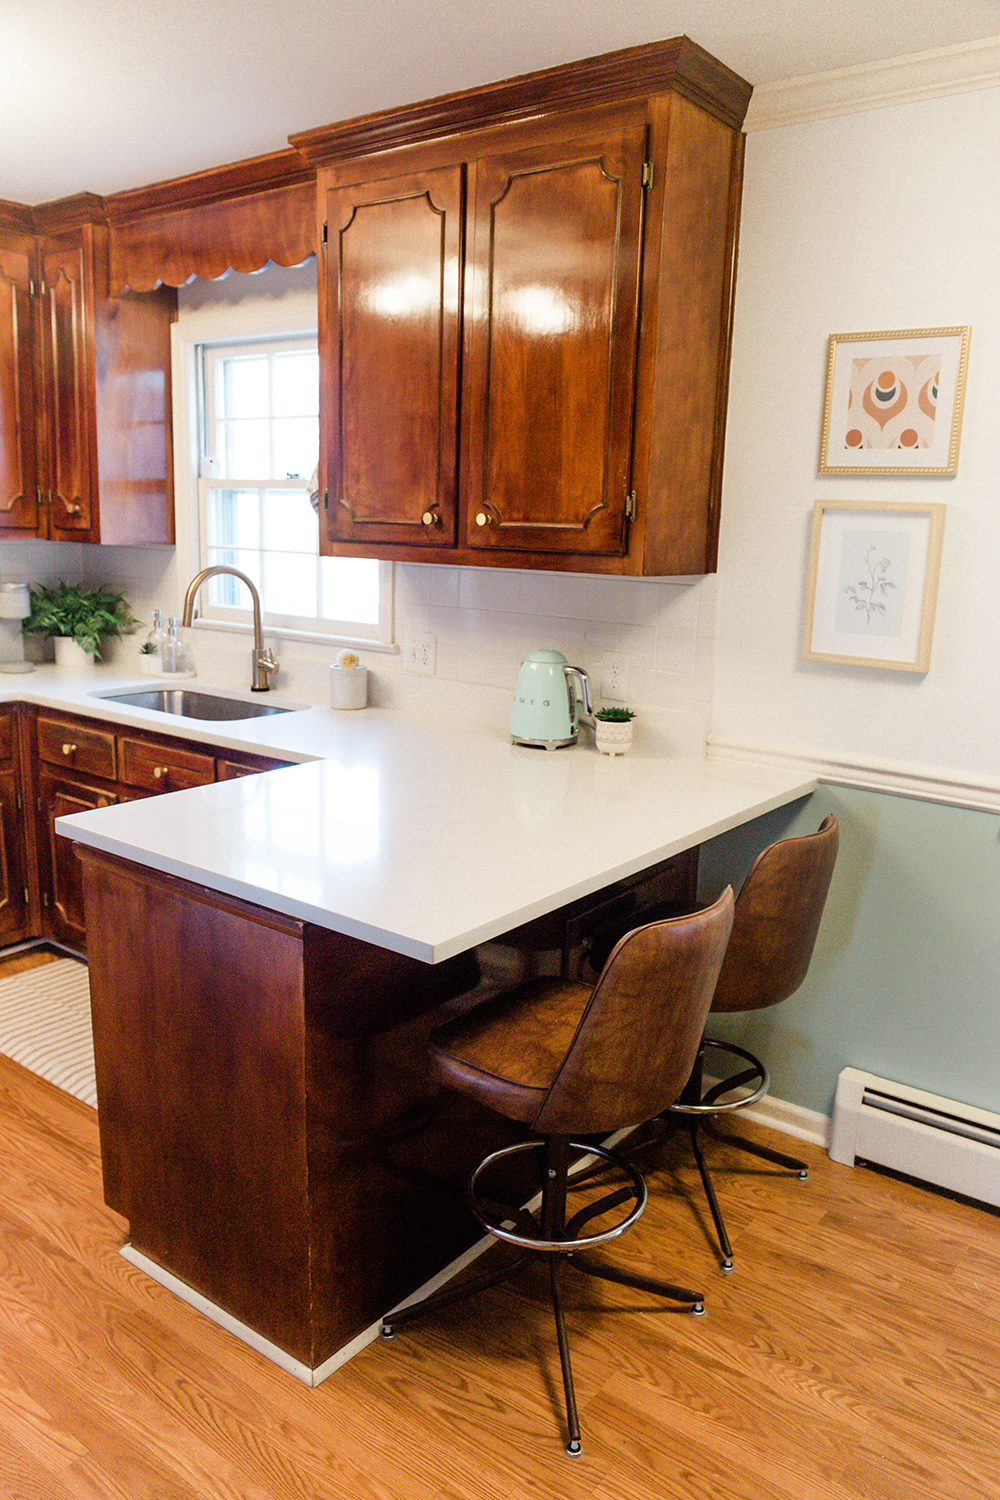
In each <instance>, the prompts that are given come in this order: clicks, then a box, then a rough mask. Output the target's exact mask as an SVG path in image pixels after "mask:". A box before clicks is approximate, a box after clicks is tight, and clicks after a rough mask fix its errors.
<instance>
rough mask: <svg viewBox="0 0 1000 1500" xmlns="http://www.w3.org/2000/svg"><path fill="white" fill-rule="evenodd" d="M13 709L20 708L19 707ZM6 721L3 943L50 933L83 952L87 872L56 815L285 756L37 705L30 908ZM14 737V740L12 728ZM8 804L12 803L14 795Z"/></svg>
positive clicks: (1, 793)
mask: <svg viewBox="0 0 1000 1500" xmlns="http://www.w3.org/2000/svg"><path fill="white" fill-rule="evenodd" d="M7 712H8V713H10V714H11V715H15V714H16V712H17V710H16V709H14V708H11V709H10V710H8V711H7ZM34 717H35V716H34V714H32V719H34ZM4 722H5V719H4V717H3V716H0V814H2V817H3V833H4V841H3V865H2V868H0V881H3V880H6V881H7V885H9V887H10V893H9V896H8V897H7V900H8V901H9V906H8V905H6V904H5V905H4V906H2V907H0V946H2V945H4V944H7V943H12V942H16V941H18V940H19V939H20V938H22V937H28V936H36V937H37V936H42V937H47V938H50V939H51V940H52V941H53V942H54V943H60V944H62V945H64V946H66V947H68V948H73V949H75V950H77V951H79V952H82V951H83V950H84V948H85V946H86V924H85V920H84V901H83V877H82V872H81V869H80V865H79V862H78V860H77V858H76V848H75V845H73V844H72V843H71V842H70V841H69V840H68V839H64V838H60V837H59V836H58V834H57V833H56V831H55V821H56V819H57V818H63V817H68V816H69V815H70V814H71V813H78V812H90V811H92V810H93V809H95V808H99V807H110V806H111V805H112V804H113V803H116V802H133V801H136V800H137V799H139V798H141V797H152V796H156V795H160V794H162V793H164V792H176V791H183V790H185V789H186V788H188V787H194V786H205V785H206V784H208V783H210V782H213V781H216V780H220V781H221V780H228V779H229V778H231V777H233V776H241V775H251V774H253V773H254V772H257V771H266V770H273V769H276V768H277V767H278V766H283V765H287V764H288V762H287V761H281V760H272V759H268V758H267V757H264V756H259V755H243V754H242V753H241V752H240V751H238V750H226V751H219V750H217V749H216V748H215V747H214V746H212V745H205V744H198V743H192V742H191V741H190V740H179V739H175V738H173V737H171V736H167V735H158V734H151V733H146V732H144V731H142V730H131V729H130V730H127V731H126V730H124V729H123V728H120V727H117V726H115V725H113V724H106V723H102V722H101V721H100V720H97V719H84V718H78V717H76V716H74V715H72V714H61V713H55V712H52V711H50V710H48V709H43V710H40V711H39V712H38V714H37V730H36V732H35V734H34V751H35V758H36V759H37V769H36V773H35V783H34V791H33V793H32V796H33V797H34V802H35V810H36V817H35V819H34V827H33V829H32V833H33V835H34V842H35V844H36V846H37V881H36V884H37V889H38V893H39V899H38V901H37V903H34V907H35V909H34V910H30V909H29V906H30V903H29V895H30V891H31V877H32V873H33V872H32V871H31V869H30V868H27V870H26V862H27V856H28V851H27V845H26V844H25V840H24V819H23V818H20V817H17V816H15V815H13V814H12V815H11V816H10V817H8V814H7V811H6V808H7V804H8V799H16V796H17V792H18V787H19V783H18V772H17V770H16V768H15V765H14V762H13V761H8V760H5V759H4V758H3V749H4V740H3V732H4V730H3V726H4ZM13 743H14V744H15V746H16V743H17V741H16V737H15V739H14V740H13ZM24 800H25V801H27V800H28V799H27V798H24ZM10 805H11V807H12V808H13V809H14V812H15V813H16V810H17V807H18V804H17V802H16V800H13V801H11V804H10ZM19 830H20V836H21V843H20V844H18V842H17V835H18V831H19ZM8 846H9V847H8ZM19 893H20V894H19ZM3 899H4V896H3V894H2V892H0V900H3ZM18 902H20V904H18Z"/></svg>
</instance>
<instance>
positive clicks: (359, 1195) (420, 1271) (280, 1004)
mask: <svg viewBox="0 0 1000 1500" xmlns="http://www.w3.org/2000/svg"><path fill="white" fill-rule="evenodd" d="M109 690H110V688H109ZM24 696H26V697H27V696H31V695H29V694H25V695H24ZM89 704H90V705H91V706H90V708H89V712H91V713H97V712H107V713H108V716H109V717H110V716H117V717H119V718H120V717H121V716H122V714H123V713H124V716H125V717H126V718H127V719H128V721H129V722H135V718H134V717H132V716H133V715H134V714H135V712H136V711H135V710H129V709H125V710H122V708H121V706H120V705H117V704H107V705H106V706H105V703H104V700H101V699H98V698H93V697H91V698H90V699H89ZM94 705H96V707H95V706H94ZM156 717H157V719H158V720H160V721H161V724H162V716H159V715H157V716H156ZM145 722H146V723H147V724H148V722H149V716H147V717H146V720H145ZM176 724H177V728H178V729H179V730H183V728H184V721H176ZM158 727H159V726H158ZM169 727H170V729H171V731H172V732H173V731H174V729H175V724H174V723H173V722H172V723H171V724H170V726H169ZM244 732H245V737H244ZM188 733H190V729H188ZM198 733H199V735H200V736H202V737H203V736H204V733H205V729H204V726H200V727H199V729H198ZM225 738H226V743H228V744H229V745H230V746H231V747H232V748H243V749H247V750H252V751H255V752H258V753H271V754H274V755H280V756H283V757H285V758H287V759H290V760H291V759H296V758H299V759H303V760H304V759H305V757H306V756H309V755H313V756H316V757H317V758H315V759H312V760H309V761H308V763H303V764H298V765H291V766H288V767H286V768H284V769H281V770H276V771H271V772H268V773H266V774H264V775H258V776H250V777H245V778H243V779H240V780H234V781H230V782H223V783H216V784H213V785H208V786H203V787H196V788H192V789H191V790H188V791H181V792H177V793H175V794H173V795H171V796H169V797H158V798H150V799H145V800H139V801H135V802H129V803H125V804H122V805H119V806H115V807H109V808H106V809H103V810H100V811H97V812H90V813H83V814H79V815H75V816H72V817H67V818H62V819H60V820H59V822H58V824H57V829H58V832H59V833H60V834H62V835H63V836H64V837H66V838H69V839H72V840H74V841H75V842H76V843H77V845H78V850H79V853H80V855H81V857H82V859H83V861H84V866H85V871H86V877H85V878H86V890H87V918H88V935H89V951H90V964H91V988H92V995H93V1009H94V1027H95V1048H96V1054H97V1079H98V1098H99V1109H100V1124H101V1139H102V1155H103V1165H104V1174H105V1194H106V1197H107V1200H108V1202H109V1204H110V1205H111V1206H112V1207H113V1208H115V1209H116V1210H117V1211H118V1212H120V1213H122V1214H123V1215H124V1216H125V1217H126V1218H127V1219H128V1220H129V1223H130V1237H131V1246H132V1250H133V1252H135V1253H136V1254H137V1255H138V1256H139V1257H140V1258H144V1259H145V1261H146V1262H148V1263H149V1264H150V1266H151V1268H152V1267H159V1268H162V1269H163V1270H166V1271H167V1272H169V1273H171V1274H172V1275H174V1276H176V1277H178V1278H179V1280H180V1281H181V1282H183V1283H185V1284H186V1285H187V1286H189V1287H191V1288H193V1289H194V1290H195V1291H196V1292H197V1293H199V1294H201V1296H203V1297H204V1298H207V1299H208V1300H209V1301H210V1302H211V1303H212V1304H214V1305H215V1306H216V1307H218V1308H221V1309H223V1310H224V1311H225V1312H226V1313H227V1314H229V1315H230V1316H231V1317H232V1318H234V1319H237V1320H239V1322H241V1323H242V1324H245V1325H247V1327H248V1328H249V1329H251V1330H253V1332H254V1334H255V1335H256V1336H257V1338H258V1340H259V1341H264V1343H265V1345H270V1346H273V1349H268V1352H271V1353H274V1351H281V1353H282V1355H283V1356H284V1357H285V1359H284V1362H285V1363H286V1364H289V1363H290V1365H291V1366H292V1367H294V1368H295V1370H296V1373H298V1374H299V1375H300V1376H301V1377H302V1378H303V1379H307V1380H317V1379H319V1378H322V1375H323V1373H324V1366H329V1365H331V1364H333V1363H334V1362H335V1358H336V1353H337V1351H338V1350H339V1349H340V1348H341V1347H342V1346H343V1345H345V1344H346V1343H348V1342H349V1341H350V1340H351V1339H352V1338H354V1337H356V1336H357V1335H359V1334H360V1333H362V1332H363V1330H365V1329H366V1328H367V1327H368V1326H369V1325H370V1324H371V1323H373V1322H374V1321H375V1320H376V1319H377V1318H378V1316H379V1315H380V1314H381V1313H382V1312H384V1311H386V1310H387V1309H388V1308H389V1307H390V1306H391V1305H393V1304H394V1303H395V1302H396V1301H398V1300H399V1299H400V1298H402V1297H403V1296H406V1295H408V1294H409V1293H410V1292H412V1291H413V1290H414V1289H415V1288H416V1287H417V1286H418V1285H420V1283H421V1282H422V1281H424V1280H425V1279H426V1278H427V1277H428V1276H430V1275H433V1274H434V1273H435V1272H436V1271H438V1270H439V1269H440V1268H441V1267H442V1266H443V1265H445V1264H446V1263H447V1262H448V1260H449V1259H450V1258H451V1257H452V1256H454V1255H455V1254H456V1253H458V1252H459V1251H460V1250H462V1249H463V1248H465V1247H466V1246H467V1245H468V1244H469V1243H471V1242H472V1240H473V1239H474V1238H475V1237H476V1234H475V1226H474V1225H472V1222H471V1220H470V1219H469V1218H468V1217H467V1216H466V1214H465V1210H464V1208H463V1206H462V1202H461V1198H462V1185H463V1182H464V1178H465V1175H466V1172H467V1171H468V1169H469V1167H470V1166H471V1165H472V1164H473V1163H474V1162H475V1161H476V1160H477V1159H478V1157H479V1156H480V1155H481V1154H483V1151H484V1150H486V1149H490V1148H491V1146H492V1144H493V1143H494V1140H495V1132H496V1129H497V1126H496V1122H495V1121H492V1120H484V1119H482V1118H479V1117H471V1116H469V1115H468V1114H467V1113H466V1112H465V1110H466V1107H465V1106H464V1105H463V1104H462V1103H461V1101H459V1100H458V1099H457V1097H454V1098H453V1097H452V1096H450V1095H444V1096H443V1097H442V1096H440V1095H439V1094H438V1093H437V1091H436V1090H435V1088H434V1087H433V1085H432V1084H431V1083H430V1081H429V1079H428V1077H427V1071H426V1065H425V1060H424V1056H425V1054H424V1042H425V1038H426V1034H427V1031H428V1029H429V1028H430V1026H431V1025H432V1024H434V1022H435V1021H436V1019H438V1017H439V1016H440V1014H441V1013H442V1007H444V1006H447V1005H449V1004H453V1003H463V1002H461V1001H459V999H458V997H460V996H463V995H465V994H467V993H470V992H472V993H475V992H476V987H477V985H478V986H479V987H480V990H481V988H482V984H483V982H484V975H485V971H486V969H487V967H488V964H487V963H486V960H487V958H488V956H489V955H490V954H491V953H492V952H494V951H495V949H496V947H497V945H499V947H500V949H501V950H503V949H504V947H505V945H510V946H512V947H513V948H515V949H516V948H517V947H518V943H519V940H520V936H521V935H523V934H525V933H527V934H529V939H528V942H527V947H528V948H530V947H531V936H530V935H532V934H535V935H537V934H539V933H542V934H545V933H546V932H547V933H548V937H547V938H545V937H543V938H541V939H539V941H540V942H542V943H543V945H544V942H545V941H548V940H551V934H552V933H553V932H555V933H556V938H555V942H556V943H557V944H558V942H559V941H560V940H561V939H560V937H559V934H560V933H564V932H565V927H566V921H565V918H566V914H567V913H569V914H574V913H579V912H581V911H583V910H585V908H586V905H587V902H588V901H590V900H591V899H592V898H594V897H595V894H596V893H599V892H604V891H606V890H607V889H608V888H609V887H614V886H616V884H617V883H619V882H623V881H624V882H626V883H627V882H628V881H630V880H631V879H632V878H633V877H635V876H636V875H638V874H639V873H640V872H644V871H648V870H650V869H662V870H664V871H666V872H667V875H668V884H669V874H670V872H671V871H673V870H675V869H676V871H677V872H678V874H677V879H678V880H679V881H684V882H687V883H688V885H690V879H691V872H692V870H693V861H692V860H691V858H690V856H689V854H688V851H692V850H696V849H697V847H698V845H699V844H700V843H701V842H703V841H704V840H705V839H707V838H711V837H713V836H714V835H716V834H719V833H721V832H723V831H725V830H727V829H729V828H732V827H734V826H736V825H737V824H740V823H742V822H745V821H747V820H749V819H751V818H754V817H756V816H758V815H760V814H762V813H764V812H766V811H769V810H771V809H773V808H775V807H778V806H781V805H783V804H785V803H788V802H791V801H793V800H795V799H797V798H800V797H804V796H807V795H808V794H809V793H810V792H811V791H812V790H813V788H814V782H813V781H812V779H810V778H808V777H802V776H795V775H794V774H791V773H789V772H787V771H783V770H774V769H771V768H768V767H764V766H751V765H742V764H741V765H725V764H724V763H720V762H717V761H713V762H708V761H706V760H695V759H691V760H678V759H672V758H670V757H669V756H667V755H663V754H652V753H649V752H644V751H643V750H642V748H641V746H640V748H639V749H637V751H636V752H634V753H633V754H632V755H631V756H628V757H625V758H623V759H620V760H614V761H611V760H608V759H606V758H604V757H602V756H599V755H597V754H596V753H595V751H594V749H593V746H592V744H591V743H590V742H589V735H587V736H586V737H585V740H584V742H582V743H581V744H580V745H579V746H578V747H577V748H575V749H568V750H563V751H556V752H551V753H547V752H544V751H535V750H531V749H527V748H524V747H519V746H511V744H510V743H509V738H508V735H507V733H506V725H505V724H504V723H501V722H497V723H495V724H493V725H489V726H486V727H482V728H469V729H461V728H457V727H455V726H454V725H453V724H445V723H442V722H433V721H430V720H426V721H419V720H412V719H408V718H404V717H402V716H400V715H398V714H394V713H392V712H388V711H384V710H378V709H371V710H368V711H366V712H364V713H357V714H336V713H334V712H333V711H331V710H325V709H318V708H313V709H306V710H305V711H303V712H301V713H294V712H293V713H286V714H282V715H276V716H274V717H271V718H268V719H264V720H258V721H256V722H255V723H254V724H253V725H252V726H251V725H242V724H241V725H237V726H234V725H232V724H230V725H227V726H225ZM491 1131H492V1132H493V1134H492V1135H491V1134H490V1132H491ZM140 1263H142V1259H140Z"/></svg>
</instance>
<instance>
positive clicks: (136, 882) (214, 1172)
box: [81, 851, 312, 1363]
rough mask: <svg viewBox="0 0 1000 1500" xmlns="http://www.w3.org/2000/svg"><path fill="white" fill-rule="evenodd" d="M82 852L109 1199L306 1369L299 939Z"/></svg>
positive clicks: (234, 905) (142, 1233) (236, 906)
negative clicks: (301, 1361) (304, 1365)
mask: <svg viewBox="0 0 1000 1500" xmlns="http://www.w3.org/2000/svg"><path fill="white" fill-rule="evenodd" d="M81 857H82V862H83V866H84V884H85V892H86V903H87V922H88V928H89V930H90V934H91V942H90V984H91V1002H92V1009H93V1020H94V1051H95V1057H96V1062H97V1094H98V1110H99V1119H100V1128H101V1157H102V1164H103V1169H104V1191H105V1197H106V1199H107V1202H108V1203H109V1205H110V1206H111V1207H112V1208H114V1209H115V1210H116V1211H117V1212H118V1213H121V1214H123V1215H124V1216H125V1217H126V1218H128V1219H129V1220H130V1228H131V1240H132V1244H133V1245H134V1246H135V1248H136V1249H137V1250H140V1251H142V1253H143V1254H145V1255H148V1256H149V1257H150V1258H151V1259H152V1260H154V1261H156V1262H157V1264H159V1265H162V1266H164V1267H166V1268H167V1269H168V1270H170V1271H172V1272H173V1273H174V1275H176V1276H179V1277H180V1278H181V1280H182V1281H185V1282H187V1283H188V1285H189V1286H192V1287H194V1288H195V1289H196V1290H197V1291H200V1292H202V1293H203V1294H204V1295H205V1296H206V1297H208V1298H210V1299H211V1301H213V1302H215V1303H216V1304H218V1305H219V1306H221V1307H223V1308H225V1309H226V1311H228V1312H230V1313H232V1314H233V1315H234V1316H235V1317H237V1318H239V1319H241V1320H242V1321H243V1322H245V1323H248V1324H250V1325H251V1326H252V1327H254V1328H256V1329H257V1330H258V1331H259V1332H260V1333H262V1334H263V1335H264V1336H265V1337H266V1338H268V1339H270V1340H271V1341H272V1342H273V1343H275V1344H277V1345H278V1346H279V1347H280V1348H282V1349H285V1350H286V1351H287V1352H288V1353H289V1354H291V1355H293V1356H294V1357H295V1358H297V1359H301V1360H303V1361H304V1362H305V1363H309V1362H310V1357H311V1347H312V1339H311V1334H310V1328H309V1277H308V1236H307V1219H308V1215H307V1179H306V1154H305V1139H306V1131H305V1079H304V1070H303V1003H302V943H301V932H300V928H299V926H298V924H296V923H291V922H289V923H284V922H282V921H280V920H276V919H274V918H273V916H272V915H271V914H270V913H266V912H260V913H259V914H258V909H257V908H254V907H250V906H248V905H247V904H246V903H238V902H231V901H228V900H226V899H225V898H219V897H216V896H215V895H214V893H213V892H209V891H204V890H202V888H200V887H198V886H193V885H188V884H186V883H185V882H182V881H173V880H170V879H169V877H162V876H158V875H155V874H154V873H153V872H151V871H143V870H140V869H138V868H137V867H134V866H130V865H125V864H123V863H121V862H118V861H115V860H113V859H108V858H104V857H102V856H99V855H94V854H92V853H91V852H90V851H83V852H82V856H81ZM258 915H259V917H260V920H256V917H257V916H258Z"/></svg>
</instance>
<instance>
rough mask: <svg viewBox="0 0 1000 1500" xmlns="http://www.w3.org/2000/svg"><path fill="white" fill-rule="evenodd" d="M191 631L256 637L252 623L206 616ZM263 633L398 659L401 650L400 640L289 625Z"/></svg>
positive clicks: (195, 622) (279, 638) (270, 627)
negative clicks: (396, 657) (338, 633)
mask: <svg viewBox="0 0 1000 1500" xmlns="http://www.w3.org/2000/svg"><path fill="white" fill-rule="evenodd" d="M192 629H194V630H220V631H224V632H228V633H229V634H231V635H247V636H252V635H253V624H252V622H251V621H249V620H247V621H243V620H213V619H211V618H206V617H205V616H204V615H199V616H198V617H197V619H196V620H195V621H194V623H193V626H192ZM264 634H265V635H272V636H276V637H277V638H278V640H287V641H303V642H313V643H315V644H317V645H320V646H357V647H360V648H361V649H362V650H364V651H382V652H384V653H385V654H386V655H387V656H398V655H399V653H400V650H401V649H402V648H401V646H400V645H399V642H398V641H380V640H377V639H375V638H373V637H370V636H364V635H334V634H332V633H330V632H328V631H321V630H295V629H293V628H292V627H291V626H286V625H268V624H267V623H266V621H265V624H264Z"/></svg>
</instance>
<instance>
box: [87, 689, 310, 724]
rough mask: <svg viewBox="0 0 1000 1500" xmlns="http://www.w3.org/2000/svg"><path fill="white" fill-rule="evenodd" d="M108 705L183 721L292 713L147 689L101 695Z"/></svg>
mask: <svg viewBox="0 0 1000 1500" xmlns="http://www.w3.org/2000/svg"><path fill="white" fill-rule="evenodd" d="M99 696H100V697H102V698H103V699H104V701H105V702H106V703H130V704H131V705H132V707H133V708H151V709H153V710H154V712H156V713H159V714H175V715H176V716H177V717H178V718H181V719H210V720H212V721H213V722H219V721H220V720H227V719H260V718H263V717H264V715H265V714H288V713H293V712H294V710H293V709H291V708H280V707H279V706H278V705H277V704H276V703H244V702H242V701H241V699H239V698H221V697H217V696H216V695H215V694H214V693H198V692H194V691H193V690H192V689H190V688H145V689H143V690H142V691H140V692H134V693H101V694H100V695H99Z"/></svg>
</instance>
